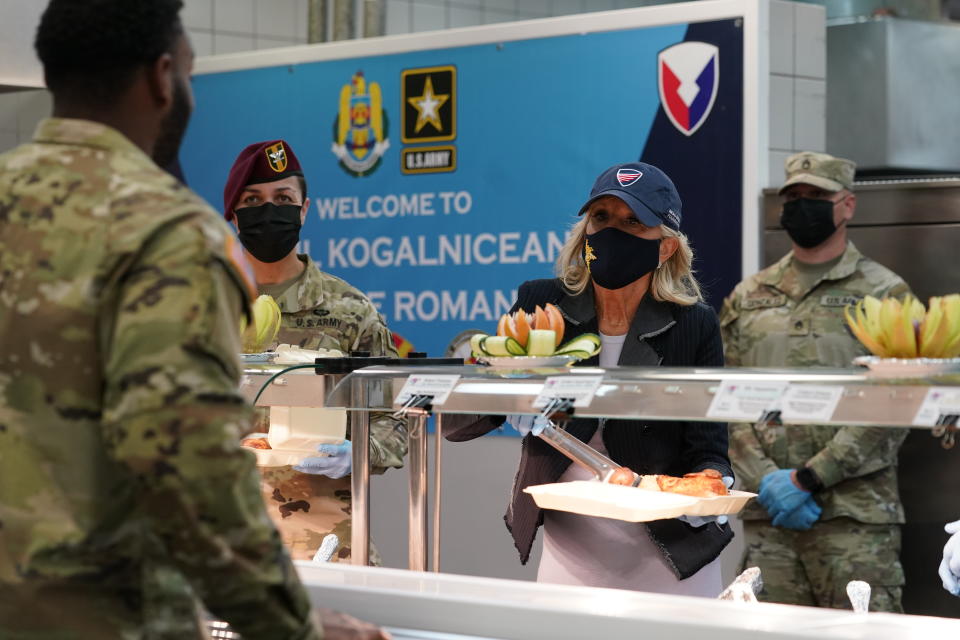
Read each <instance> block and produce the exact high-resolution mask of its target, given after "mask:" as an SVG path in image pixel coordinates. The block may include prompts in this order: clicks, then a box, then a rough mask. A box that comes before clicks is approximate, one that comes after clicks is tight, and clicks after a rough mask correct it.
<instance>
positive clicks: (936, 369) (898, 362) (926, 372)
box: [853, 356, 960, 378]
mask: <svg viewBox="0 0 960 640" xmlns="http://www.w3.org/2000/svg"><path fill="white" fill-rule="evenodd" d="M853 364H855V365H857V366H860V367H866V368H867V370H868V371H869V373H868V375H870V376H871V377H876V378H932V377H937V376H944V375H950V374H953V375H957V374H960V358H881V357H879V356H859V357H857V358H854V359H853Z"/></svg>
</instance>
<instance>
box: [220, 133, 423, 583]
mask: <svg viewBox="0 0 960 640" xmlns="http://www.w3.org/2000/svg"><path fill="white" fill-rule="evenodd" d="M306 187H307V185H306V179H305V178H304V175H303V171H302V169H301V167H300V162H299V161H298V160H297V156H296V155H295V154H294V152H293V149H291V148H290V145H289V144H287V143H286V142H285V141H283V140H269V141H266V142H257V143H254V144H251V145H249V146H248V147H247V148H245V149H244V150H243V151H241V152H240V155H239V156H238V157H237V160H236V161H235V162H234V164H233V167H232V168H231V170H230V175H229V177H228V179H227V184H226V187H225V188H224V191H223V205H224V215H225V217H226V218H227V220H230V221H232V222H233V224H234V225H236V227H237V230H238V235H239V237H240V242H241V243H242V244H243V247H244V250H245V252H246V254H247V257H248V258H249V260H250V263H251V264H252V265H253V271H254V275H255V277H256V281H257V288H258V289H259V293H260V294H267V295H270V296H272V297H273V298H274V299H275V300H276V301H277V304H278V305H279V306H280V311H281V326H280V333H279V335H278V336H277V340H278V342H279V343H286V344H294V345H299V346H300V347H303V348H305V349H317V348H325V349H337V350H339V351H342V352H343V353H344V354H349V353H350V352H351V351H367V352H369V353H370V355H373V356H390V357H394V358H396V357H398V356H397V352H396V350H395V349H394V346H393V341H392V339H391V335H390V331H389V329H387V327H386V324H385V323H384V321H383V318H382V317H381V315H380V313H379V312H378V311H377V309H376V307H375V306H374V305H373V303H372V302H371V301H370V299H369V298H367V297H366V296H365V295H363V293H361V292H360V291H359V290H357V289H356V288H354V287H352V286H350V285H349V284H348V283H347V282H345V281H343V280H341V279H340V278H337V277H336V276H332V275H330V274H328V273H324V272H322V271H320V269H319V268H318V267H317V265H316V263H314V262H313V260H311V259H310V256H308V255H306V254H297V252H296V248H297V242H298V241H299V240H300V228H301V226H302V225H303V222H304V220H305V218H306V215H307V211H308V210H309V207H310V199H309V198H308V197H307V190H306ZM348 437H349V435H348ZM406 451H407V434H406V430H405V428H404V425H403V423H402V422H401V421H398V420H394V419H392V418H391V417H389V416H388V415H385V414H376V413H375V414H373V419H372V420H371V422H370V465H371V470H372V471H374V472H375V473H383V472H384V471H385V470H386V469H387V468H389V467H401V466H403V458H404V456H405V455H406ZM319 453H322V454H324V455H322V456H317V457H310V458H307V459H306V460H304V461H302V462H301V463H300V464H299V465H297V466H296V467H271V468H269V469H263V470H262V475H263V479H264V483H263V492H264V496H263V497H264V500H265V501H266V504H267V507H268V512H269V513H270V516H271V518H272V519H273V521H274V523H275V524H276V525H277V529H279V530H280V534H281V536H282V537H283V540H284V543H285V544H286V545H287V547H288V548H289V549H290V552H291V555H293V557H294V558H296V559H302V560H310V559H312V558H313V556H314V554H315V553H316V551H317V549H318V548H319V547H320V544H321V543H322V542H323V539H324V537H325V536H326V535H327V534H330V533H333V534H336V536H337V538H338V539H339V546H338V548H337V550H336V551H335V553H334V557H333V560H347V559H349V557H350V546H349V545H350V503H351V493H350V472H351V466H352V452H351V444H350V441H349V440H347V441H346V442H345V443H344V444H342V445H320V446H319ZM371 561H372V562H373V563H374V564H376V563H377V562H378V560H377V556H376V553H371Z"/></svg>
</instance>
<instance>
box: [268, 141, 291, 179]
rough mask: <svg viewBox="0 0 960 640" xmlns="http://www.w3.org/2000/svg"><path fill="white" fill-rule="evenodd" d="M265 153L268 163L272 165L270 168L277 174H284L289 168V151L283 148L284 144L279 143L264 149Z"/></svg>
mask: <svg viewBox="0 0 960 640" xmlns="http://www.w3.org/2000/svg"><path fill="white" fill-rule="evenodd" d="M264 153H266V154H267V162H269V163H270V168H271V169H273V170H274V171H276V172H277V173H283V172H284V170H285V169H286V168H287V150H286V149H284V148H283V143H282V142H278V143H277V144H274V145H270V146H269V147H267V148H266V149H264Z"/></svg>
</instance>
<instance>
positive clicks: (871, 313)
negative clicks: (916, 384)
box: [843, 294, 960, 358]
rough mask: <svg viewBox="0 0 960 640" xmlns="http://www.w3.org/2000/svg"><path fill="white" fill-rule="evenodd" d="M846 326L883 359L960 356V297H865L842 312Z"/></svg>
mask: <svg viewBox="0 0 960 640" xmlns="http://www.w3.org/2000/svg"><path fill="white" fill-rule="evenodd" d="M843 315H844V317H845V318H846V320H847V325H848V326H849V327H850V330H851V331H853V335H855V336H856V337H857V339H858V340H860V342H862V343H863V345H864V346H865V347H866V348H867V349H869V350H870V351H871V352H872V353H873V354H874V355H877V356H881V357H885V358H956V357H958V356H960V294H951V295H949V296H943V297H933V298H930V306H929V309H928V308H925V307H924V306H923V303H922V302H920V301H919V300H917V299H916V298H914V297H913V296H911V295H907V296H906V297H904V299H903V301H902V302H901V301H900V300H897V299H896V298H884V299H883V300H878V299H876V298H874V297H873V296H867V297H865V298H864V299H863V300H861V301H859V302H857V303H856V304H854V305H848V306H847V307H846V308H845V309H844V310H843Z"/></svg>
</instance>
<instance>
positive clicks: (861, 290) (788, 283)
mask: <svg viewBox="0 0 960 640" xmlns="http://www.w3.org/2000/svg"><path fill="white" fill-rule="evenodd" d="M908 292H909V289H908V287H907V284H906V283H905V282H904V281H903V280H902V279H901V278H900V277H899V276H898V275H897V274H895V273H893V272H892V271H890V270H889V269H887V268H885V267H883V266H882V265H880V264H878V263H876V262H874V261H873V260H870V259H869V258H866V257H865V256H863V255H862V254H861V253H860V252H859V251H858V250H857V248H856V247H855V246H853V244H852V243H849V244H848V245H847V249H846V251H845V252H844V254H843V256H842V258H841V259H840V261H839V262H838V263H837V264H836V265H835V266H834V267H833V268H832V269H830V270H829V271H828V272H827V273H826V274H824V276H823V277H822V278H821V279H820V280H819V281H818V282H816V283H815V284H814V285H813V287H812V288H811V289H807V290H805V289H803V288H802V287H801V285H800V284H799V281H798V277H797V272H796V268H795V267H794V257H793V253H792V252H791V253H788V254H787V255H786V256H785V257H784V258H783V259H781V260H780V261H779V262H777V263H776V264H774V265H772V266H770V267H768V268H766V269H764V270H763V271H761V272H760V273H758V274H756V275H754V276H751V277H749V278H747V279H746V280H744V281H743V282H741V283H740V284H738V285H737V286H736V288H735V289H734V290H733V293H732V294H730V296H729V297H728V298H727V299H726V300H725V301H724V303H723V309H722V311H721V313H720V325H721V331H722V332H723V345H724V355H725V360H726V364H727V366H730V367H818V366H819V367H849V366H851V364H850V363H851V360H852V359H853V358H854V357H856V356H859V355H863V354H865V353H866V351H865V350H864V348H863V347H862V346H861V345H860V343H859V342H858V341H857V340H856V338H854V337H853V336H852V335H851V334H850V332H849V331H848V330H847V328H846V326H845V324H844V319H843V308H844V306H845V305H847V304H850V303H852V302H855V301H856V300H859V299H860V298H863V297H864V296H866V295H872V296H875V297H883V296H895V297H900V296H903V295H904V294H906V293H908ZM906 436H907V430H906V429H890V428H885V427H857V426H844V427H836V426H823V425H811V426H797V425H790V426H783V425H767V426H755V425H750V424H731V426H730V458H731V460H732V462H733V467H734V470H735V472H736V474H737V478H738V479H739V480H740V482H741V483H742V484H743V488H744V489H745V490H747V491H757V490H758V487H759V484H760V479H761V478H763V476H765V475H766V474H768V473H770V472H771V471H776V470H777V469H794V468H799V467H801V466H804V465H807V466H809V467H812V468H813V470H814V471H815V472H816V474H817V476H818V477H819V478H820V479H821V481H822V482H823V484H824V486H825V487H826V488H825V489H824V490H822V491H820V492H819V493H818V494H817V501H818V502H819V503H820V504H821V506H822V507H823V514H822V516H821V519H823V520H829V519H830V518H837V517H841V516H848V517H850V518H853V519H855V520H858V521H860V522H866V523H875V524H882V523H896V522H899V523H902V522H903V507H902V506H901V504H900V497H899V492H898V489H897V470H896V465H897V450H898V449H899V448H900V445H901V444H902V443H903V440H904V438H906ZM753 502H755V501H753ZM753 502H752V503H751V504H750V505H749V506H748V508H746V509H744V511H743V512H742V514H741V515H742V516H743V517H744V518H747V519H768V518H769V516H768V515H767V513H766V511H765V510H764V509H763V507H762V506H760V505H759V504H753Z"/></svg>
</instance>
